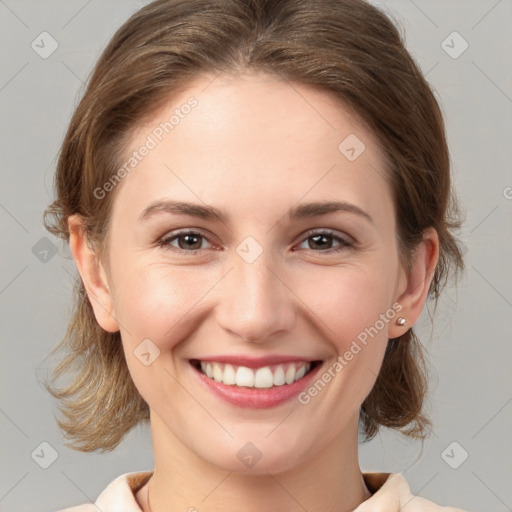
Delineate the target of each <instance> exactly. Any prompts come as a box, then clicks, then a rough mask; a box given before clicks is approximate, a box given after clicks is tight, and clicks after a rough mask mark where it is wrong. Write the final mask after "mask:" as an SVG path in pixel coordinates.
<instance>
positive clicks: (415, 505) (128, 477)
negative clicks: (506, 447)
mask: <svg viewBox="0 0 512 512" xmlns="http://www.w3.org/2000/svg"><path fill="white" fill-rule="evenodd" d="M152 474H153V471H142V472H132V473H124V474H123V475H120V476H118V477H117V478H116V479H114V480H113V481H112V482H110V484H108V486H107V487H106V488H105V489H104V490H103V492H102V493H101V494H100V495H99V496H98V499H97V500H96V501H95V503H94V504H92V503H87V504H84V505H78V506H75V507H71V508H66V509H62V510H60V511H58V512H98V510H101V511H102V512H142V509H141V507H140V505H139V503H138V502H137V499H136V498H135V493H136V492H137V491H138V490H139V489H140V488H141V487H142V486H144V484H145V483H146V482H147V481H148V480H149V478H150V477H151V475H152ZM363 478H364V481H365V484H366V486H367V487H368V490H369V491H370V492H371V493H372V496H370V497H369V498H368V499H367V500H365V501H363V503H361V504H360V505H359V506H358V507H357V508H356V509H355V510H354V512H400V511H402V509H403V510H404V511H405V510H406V511H407V512H465V511H464V510H462V509H460V508H453V507H443V506H440V505H436V504H435V503H433V502H432V501H429V500H427V499H425V498H421V497H419V496H415V495H413V494H412V493H411V491H410V489H409V485H408V484H407V481H406V480H405V478H404V477H403V476H402V474H401V473H377V472H363ZM405 505H407V507H406V508H405Z"/></svg>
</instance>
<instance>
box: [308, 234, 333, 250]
mask: <svg viewBox="0 0 512 512" xmlns="http://www.w3.org/2000/svg"><path fill="white" fill-rule="evenodd" d="M311 239H312V240H314V243H315V244H317V245H318V241H319V240H321V241H322V242H323V244H324V245H322V244H320V248H324V249H325V243H326V241H328V239H329V236H326V235H313V236H312V237H311ZM310 245H311V244H310ZM327 245H329V244H327Z"/></svg>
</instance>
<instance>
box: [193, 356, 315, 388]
mask: <svg viewBox="0 0 512 512" xmlns="http://www.w3.org/2000/svg"><path fill="white" fill-rule="evenodd" d="M315 364H316V363H315V362H304V361H299V362H290V363H284V364H275V365H270V366H263V367H260V368H248V367H247V366H236V365H233V364H225V363H218V362H214V361H208V362H205V361H197V360H196V361H194V362H193V365H194V366H195V367H196V368H197V369H198V370H199V371H201V373H203V374H204V375H206V376H207V377H209V378H210V379H212V380H215V381H216V382H220V383H222V384H224V385H226V386H237V387H248V388H259V389H265V388H271V387H274V386H284V385H286V384H292V383H294V382H296V381H298V380H300V379H302V378H303V377H304V376H305V375H306V374H308V373H309V372H310V371H311V369H312V368H313V366H314V365H315Z"/></svg>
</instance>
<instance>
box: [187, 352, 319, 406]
mask: <svg viewBox="0 0 512 512" xmlns="http://www.w3.org/2000/svg"><path fill="white" fill-rule="evenodd" d="M242 362H243V363H244V364H242ZM262 363H263V364H262ZM269 363H270V364H269ZM272 363H273V364H272ZM322 363H323V361H321V360H297V358H295V360H294V358H291V357H271V358H260V359H254V358H251V359H248V358H240V357H231V356H229V357H215V358H213V357H212V358H208V359H200V360H199V359H190V360H189V364H190V367H191V368H192V369H193V372H194V373H193V374H194V375H196V376H197V377H198V379H199V382H200V384H201V385H202V386H203V389H205V390H207V391H209V392H211V393H213V394H214V395H216V396H217V397H219V398H221V399H222V400H223V401H225V402H228V403H230V404H232V405H234V406H236V407H243V408H255V409H266V408H271V407H275V406H278V405H280V404H282V403H284V402H287V401H289V400H291V399H293V398H294V397H296V396H297V395H298V394H299V393H300V392H301V391H303V390H304V389H305V388H306V387H307V386H309V385H311V382H312V381H313V380H314V379H315V375H316V374H317V373H318V372H319V371H320V369H321V366H322ZM283 380H284V382H283Z"/></svg>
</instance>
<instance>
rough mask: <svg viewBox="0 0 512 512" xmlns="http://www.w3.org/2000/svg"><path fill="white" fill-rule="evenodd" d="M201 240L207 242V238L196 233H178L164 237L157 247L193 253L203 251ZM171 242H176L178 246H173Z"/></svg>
mask: <svg viewBox="0 0 512 512" xmlns="http://www.w3.org/2000/svg"><path fill="white" fill-rule="evenodd" d="M203 240H207V238H206V237H205V236H204V235H202V234H201V233H198V232H197V231H180V232H178V233H174V234H171V235H168V236H165V237H164V238H162V239H161V240H159V241H158V245H159V246H160V247H163V248H164V249H166V250H174V251H177V252H191V253H194V252H196V251H199V250H200V249H204V247H202V242H203ZM173 242H177V243H178V246H177V247H176V246H175V245H173Z"/></svg>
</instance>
